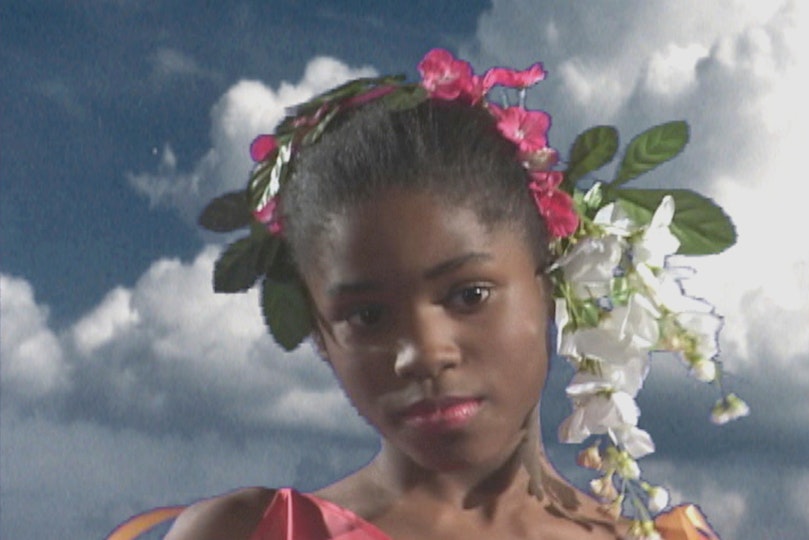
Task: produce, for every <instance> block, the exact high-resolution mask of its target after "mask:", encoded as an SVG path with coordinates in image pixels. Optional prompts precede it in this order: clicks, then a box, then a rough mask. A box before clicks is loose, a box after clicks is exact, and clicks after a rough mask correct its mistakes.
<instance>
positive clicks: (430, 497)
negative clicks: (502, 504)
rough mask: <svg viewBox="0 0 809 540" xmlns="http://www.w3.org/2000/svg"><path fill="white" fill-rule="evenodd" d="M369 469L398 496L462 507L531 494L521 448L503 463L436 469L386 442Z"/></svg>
mask: <svg viewBox="0 0 809 540" xmlns="http://www.w3.org/2000/svg"><path fill="white" fill-rule="evenodd" d="M537 457H538V456H537ZM366 472H367V474H368V479H369V480H370V481H372V482H374V483H375V484H377V485H379V486H384V487H385V489H386V490H387V491H388V492H389V493H390V494H391V495H393V496H395V497H396V498H399V497H401V496H403V495H405V494H407V495H408V496H415V497H418V498H419V499H423V500H425V501H431V502H432V503H435V504H441V505H443V506H446V507H456V508H459V509H470V508H473V507H478V506H483V507H485V506H488V505H490V504H495V505H496V504H497V502H498V501H499V500H500V499H502V498H509V497H514V496H515V495H516V496H524V495H528V485H529V476H528V473H527V471H526V469H525V468H524V467H523V464H522V454H521V453H520V452H519V449H518V448H517V449H515V450H514V452H512V453H511V455H510V456H508V457H507V459H506V460H505V461H503V462H499V463H492V464H483V465H479V466H475V467H464V468H458V469H454V470H447V471H435V470H429V469H425V468H423V467H421V466H420V465H418V464H417V463H415V462H414V461H412V460H411V459H409V458H408V457H407V456H405V455H403V454H402V453H401V452H400V451H399V450H398V449H396V448H394V447H392V446H390V445H388V444H387V443H386V442H384V441H383V443H382V450H381V451H380V452H379V454H378V455H377V457H376V458H375V459H374V460H373V461H372V462H371V463H370V464H369V466H368V468H367V470H366Z"/></svg>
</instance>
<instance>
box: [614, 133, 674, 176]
mask: <svg viewBox="0 0 809 540" xmlns="http://www.w3.org/2000/svg"><path fill="white" fill-rule="evenodd" d="M687 142H688V124H687V123H686V122H684V121H682V120H677V121H674V122H668V123H665V124H660V125H657V126H654V127H652V128H650V129H647V130H646V131H644V132H643V133H641V134H640V135H638V136H637V137H635V138H634V139H632V141H631V142H630V143H629V146H627V147H626V151H625V152H624V158H623V160H622V161H621V165H620V167H619V168H618V174H617V175H616V177H615V180H613V181H612V185H613V186H616V187H617V186H620V185H621V184H625V183H626V182H628V181H629V180H631V179H633V178H635V177H637V176H639V175H641V174H643V173H645V172H647V171H650V170H651V169H654V168H655V167H657V166H658V165H660V164H661V163H664V162H666V161H668V160H670V159H671V158H673V157H674V156H676V155H677V154H679V153H680V152H681V151H682V149H683V148H684V147H685V145H686V143H687Z"/></svg>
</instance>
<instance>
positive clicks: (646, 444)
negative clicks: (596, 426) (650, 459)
mask: <svg viewBox="0 0 809 540" xmlns="http://www.w3.org/2000/svg"><path fill="white" fill-rule="evenodd" d="M610 436H611V437H612V440H613V441H615V443H616V444H617V445H619V446H620V447H621V448H623V449H624V450H626V452H627V453H628V454H629V455H630V456H632V457H633V458H634V459H640V458H642V457H643V456H647V455H649V454H651V453H653V452H654V451H655V443H654V441H653V440H652V436H651V435H649V433H647V432H646V431H644V430H642V429H640V428H637V427H635V426H622V427H619V428H616V429H613V430H611V431H610Z"/></svg>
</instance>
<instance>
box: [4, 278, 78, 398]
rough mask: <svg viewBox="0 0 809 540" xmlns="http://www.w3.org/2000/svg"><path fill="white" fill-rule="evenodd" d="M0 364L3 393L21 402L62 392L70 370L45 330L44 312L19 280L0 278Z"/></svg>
mask: <svg viewBox="0 0 809 540" xmlns="http://www.w3.org/2000/svg"><path fill="white" fill-rule="evenodd" d="M0 290H1V291H2V293H3V300H2V302H0V321H1V322H2V324H0V357H2V359H3V361H2V364H0V370H2V371H1V373H2V385H3V386H2V390H3V393H4V394H6V395H8V394H10V395H12V396H14V397H15V398H16V399H19V400H21V401H24V402H29V401H35V400H37V399H40V398H42V397H43V396H46V395H48V394H50V393H55V392H60V391H62V390H64V389H65V388H66V387H67V386H68V384H69V382H70V370H69V369H68V366H67V364H66V363H65V361H64V356H63V354H62V349H61V347H60V344H59V340H58V339H57V337H56V335H55V334H54V333H53V331H52V330H51V329H50V328H49V327H48V309H47V308H46V307H44V306H40V305H38V304H37V302H36V300H35V298H34V291H33V289H32V288H31V286H30V285H29V284H28V282H26V281H25V280H23V279H20V278H15V277H11V276H6V275H0Z"/></svg>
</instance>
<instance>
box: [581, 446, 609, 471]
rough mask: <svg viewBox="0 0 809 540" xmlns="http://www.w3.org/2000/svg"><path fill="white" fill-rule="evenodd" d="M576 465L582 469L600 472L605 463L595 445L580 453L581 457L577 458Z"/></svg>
mask: <svg viewBox="0 0 809 540" xmlns="http://www.w3.org/2000/svg"><path fill="white" fill-rule="evenodd" d="M576 463H577V464H578V465H579V466H580V467H586V468H588V469H595V470H600V469H601V466H602V465H603V464H604V461H603V460H602V459H601V452H599V450H598V446H596V445H593V446H590V447H588V448H585V449H584V450H582V451H581V452H579V455H578V456H577V457H576Z"/></svg>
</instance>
